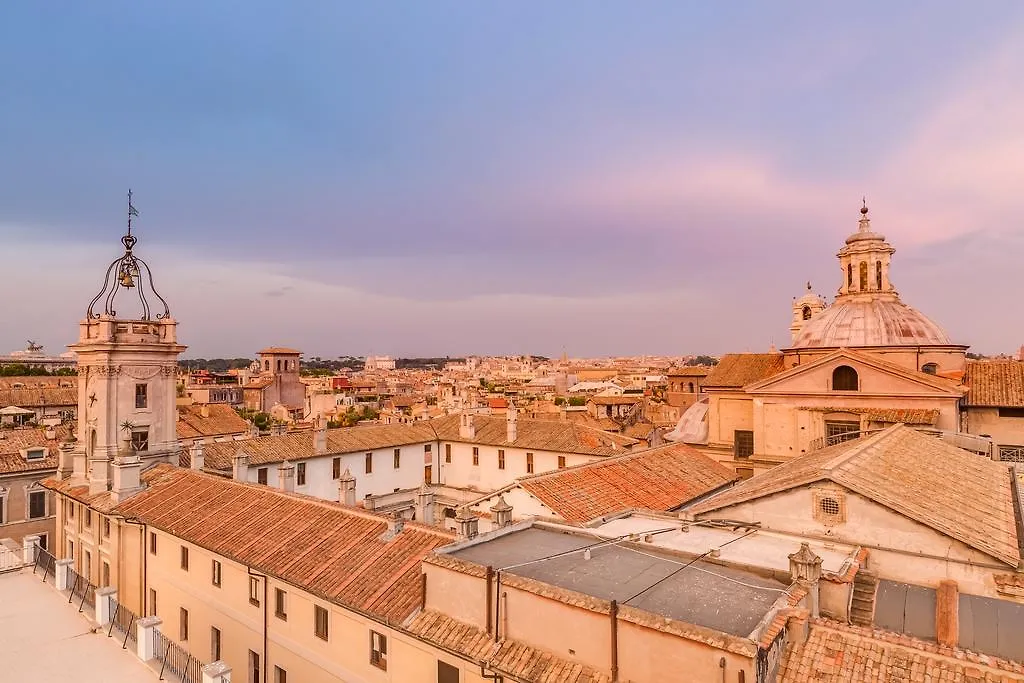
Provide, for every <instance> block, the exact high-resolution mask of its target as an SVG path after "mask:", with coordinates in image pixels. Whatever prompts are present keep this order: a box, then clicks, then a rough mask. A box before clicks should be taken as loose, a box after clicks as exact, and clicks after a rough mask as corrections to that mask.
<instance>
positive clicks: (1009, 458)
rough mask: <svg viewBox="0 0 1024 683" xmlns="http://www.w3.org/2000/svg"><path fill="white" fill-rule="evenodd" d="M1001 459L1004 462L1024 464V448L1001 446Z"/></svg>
mask: <svg viewBox="0 0 1024 683" xmlns="http://www.w3.org/2000/svg"><path fill="white" fill-rule="evenodd" d="M999 459H1000V460H1002V461H1003V462H1019V463H1024V446H1000V447H999Z"/></svg>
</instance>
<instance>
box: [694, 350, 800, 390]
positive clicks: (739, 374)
mask: <svg viewBox="0 0 1024 683" xmlns="http://www.w3.org/2000/svg"><path fill="white" fill-rule="evenodd" d="M784 369H785V367H784V364H783V355H782V354H781V353H727V354H726V355H724V356H722V360H721V361H719V363H718V365H716V366H715V367H714V369H712V370H711V372H710V373H709V374H708V376H707V379H705V380H704V386H705V387H723V388H728V387H737V388H738V387H744V386H746V385H748V384H751V383H753V382H758V381H760V380H762V379H767V378H768V377H771V376H772V375H775V374H778V373H780V372H782V371H783V370H784Z"/></svg>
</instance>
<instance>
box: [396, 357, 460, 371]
mask: <svg viewBox="0 0 1024 683" xmlns="http://www.w3.org/2000/svg"><path fill="white" fill-rule="evenodd" d="M465 361H466V359H465V358H449V357H448V356H445V357H444V358H397V359H395V367H396V368H398V369H400V370H440V369H442V368H444V366H445V363H464V362H465Z"/></svg>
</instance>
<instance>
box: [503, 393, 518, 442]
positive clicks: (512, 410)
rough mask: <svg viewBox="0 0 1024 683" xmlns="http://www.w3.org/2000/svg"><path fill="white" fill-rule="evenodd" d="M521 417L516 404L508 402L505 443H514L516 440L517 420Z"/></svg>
mask: <svg viewBox="0 0 1024 683" xmlns="http://www.w3.org/2000/svg"><path fill="white" fill-rule="evenodd" d="M518 417H519V411H518V410H517V409H516V404H515V403H513V402H512V401H509V402H508V411H507V412H506V413H505V441H508V442H509V443H512V442H513V441H515V440H516V437H517V435H518V430H517V429H516V420H517V418H518Z"/></svg>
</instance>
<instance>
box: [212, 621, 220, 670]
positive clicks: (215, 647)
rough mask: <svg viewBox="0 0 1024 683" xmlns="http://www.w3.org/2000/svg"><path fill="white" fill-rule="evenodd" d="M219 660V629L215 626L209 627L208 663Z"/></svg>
mask: <svg viewBox="0 0 1024 683" xmlns="http://www.w3.org/2000/svg"><path fill="white" fill-rule="evenodd" d="M219 659H220V629H219V628H217V627H216V626H211V627H210V661H211V662H216V661H217V660H219Z"/></svg>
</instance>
